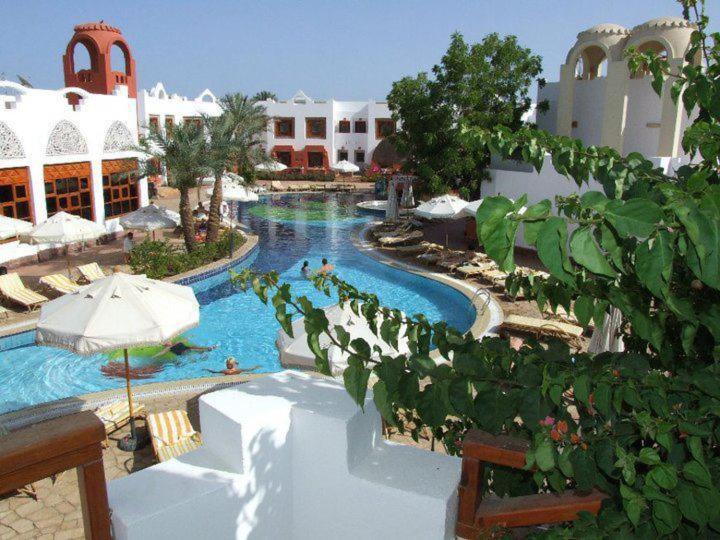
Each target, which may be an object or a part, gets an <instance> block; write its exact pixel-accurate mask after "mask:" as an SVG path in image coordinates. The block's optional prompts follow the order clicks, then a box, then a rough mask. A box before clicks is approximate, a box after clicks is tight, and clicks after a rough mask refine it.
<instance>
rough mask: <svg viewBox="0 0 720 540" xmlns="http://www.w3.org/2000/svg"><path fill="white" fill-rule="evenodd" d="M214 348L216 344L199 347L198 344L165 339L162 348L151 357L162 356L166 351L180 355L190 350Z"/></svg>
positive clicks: (204, 350)
mask: <svg viewBox="0 0 720 540" xmlns="http://www.w3.org/2000/svg"><path fill="white" fill-rule="evenodd" d="M214 349H217V345H212V346H210V347H201V346H199V345H188V344H187V343H183V342H182V341H176V342H175V343H173V342H172V341H166V342H165V343H163V349H162V350H161V351H160V352H159V353H157V354H156V355H154V356H153V358H157V357H158V356H164V355H166V354H167V353H173V354H174V355H175V356H182V355H183V354H187V353H190V352H208V351H212V350H214Z"/></svg>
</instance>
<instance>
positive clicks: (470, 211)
mask: <svg viewBox="0 0 720 540" xmlns="http://www.w3.org/2000/svg"><path fill="white" fill-rule="evenodd" d="M482 202H483V200H482V199H478V200H477V201H470V202H469V203H467V206H466V207H465V208H463V209H462V212H461V213H462V215H463V216H467V217H472V218H474V217H475V216H476V215H477V211H478V208H480V205H481V204H482Z"/></svg>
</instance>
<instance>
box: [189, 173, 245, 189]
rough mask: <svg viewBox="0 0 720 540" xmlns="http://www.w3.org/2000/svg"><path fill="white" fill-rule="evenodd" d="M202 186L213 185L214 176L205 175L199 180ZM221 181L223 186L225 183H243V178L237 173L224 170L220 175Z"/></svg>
mask: <svg viewBox="0 0 720 540" xmlns="http://www.w3.org/2000/svg"><path fill="white" fill-rule="evenodd" d="M200 182H201V183H202V185H203V186H213V185H215V177H214V176H206V177H205V178H203V179H202V180H201V181H200ZM222 183H223V186H225V185H226V184H240V185H243V184H245V178H243V177H242V176H240V175H239V174H235V173H234V172H226V173H225V174H223V175H222Z"/></svg>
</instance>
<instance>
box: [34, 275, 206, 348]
mask: <svg viewBox="0 0 720 540" xmlns="http://www.w3.org/2000/svg"><path fill="white" fill-rule="evenodd" d="M199 321H200V306H199V304H198V301H197V299H196V298H195V293H194V292H193V290H192V289H191V288H190V287H185V286H182V285H176V284H174V283H167V282H165V281H158V280H154V279H148V278H147V277H145V276H144V275H130V274H123V273H117V274H113V275H111V276H108V277H106V278H102V279H99V280H97V281H94V282H93V283H91V284H90V285H87V286H86V287H82V288H81V289H80V290H79V291H77V292H75V293H71V294H66V295H64V296H61V297H59V298H56V299H55V300H52V301H51V302H48V303H47V304H45V305H43V307H42V309H41V311H40V319H39V321H38V323H37V330H36V334H35V337H36V342H37V343H38V345H48V346H51V347H60V348H63V349H68V350H71V351H73V352H76V353H78V354H95V353H98V352H102V351H110V350H116V349H122V348H131V347H136V346H140V345H149V344H157V343H163V342H165V341H167V340H169V339H171V338H173V337H175V336H177V335H178V334H181V333H182V332H184V331H186V330H188V329H190V328H193V327H194V326H197V325H198V323H199Z"/></svg>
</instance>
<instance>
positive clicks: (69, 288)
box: [40, 274, 80, 294]
mask: <svg viewBox="0 0 720 540" xmlns="http://www.w3.org/2000/svg"><path fill="white" fill-rule="evenodd" d="M40 283H41V284H42V285H45V287H47V288H48V289H50V290H52V291H54V292H56V293H60V294H69V293H74V292H75V291H77V290H78V289H79V288H80V285H78V284H77V283H75V282H74V281H73V280H71V279H70V278H69V277H67V276H66V275H65V274H50V275H49V276H43V277H41V278H40Z"/></svg>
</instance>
